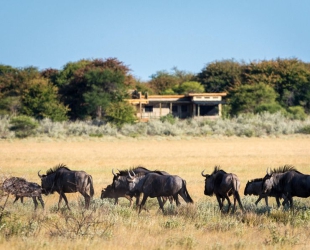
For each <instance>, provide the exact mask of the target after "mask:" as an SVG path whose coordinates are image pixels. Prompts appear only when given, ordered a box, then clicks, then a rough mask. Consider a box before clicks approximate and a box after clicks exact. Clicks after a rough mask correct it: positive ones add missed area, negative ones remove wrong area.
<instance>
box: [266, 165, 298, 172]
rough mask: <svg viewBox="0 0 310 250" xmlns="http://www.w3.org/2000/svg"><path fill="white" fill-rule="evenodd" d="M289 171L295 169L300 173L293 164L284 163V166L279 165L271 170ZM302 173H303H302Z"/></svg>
mask: <svg viewBox="0 0 310 250" xmlns="http://www.w3.org/2000/svg"><path fill="white" fill-rule="evenodd" d="M288 171H295V172H297V173H300V172H299V171H297V169H296V168H295V167H294V166H292V165H284V166H282V167H278V168H274V169H273V170H271V173H272V174H274V173H286V172H288ZM300 174H301V173H300Z"/></svg>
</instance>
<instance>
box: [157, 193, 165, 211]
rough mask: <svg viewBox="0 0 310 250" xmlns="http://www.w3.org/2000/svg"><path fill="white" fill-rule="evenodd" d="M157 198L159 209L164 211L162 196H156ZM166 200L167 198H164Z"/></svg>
mask: <svg viewBox="0 0 310 250" xmlns="http://www.w3.org/2000/svg"><path fill="white" fill-rule="evenodd" d="M157 200H158V204H159V207H160V208H161V210H162V211H163V213H164V203H163V201H162V198H161V197H157ZM166 201H167V199H166Z"/></svg>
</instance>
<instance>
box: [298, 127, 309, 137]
mask: <svg viewBox="0 0 310 250" xmlns="http://www.w3.org/2000/svg"><path fill="white" fill-rule="evenodd" d="M299 132H300V133H302V134H307V135H309V134H310V125H306V126H304V127H302V128H301V129H300V130H299Z"/></svg>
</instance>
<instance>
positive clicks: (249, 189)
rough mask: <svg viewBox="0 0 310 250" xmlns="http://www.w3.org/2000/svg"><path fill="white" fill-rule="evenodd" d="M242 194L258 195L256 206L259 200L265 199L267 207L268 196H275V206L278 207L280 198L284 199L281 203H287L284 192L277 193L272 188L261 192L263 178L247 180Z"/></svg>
mask: <svg viewBox="0 0 310 250" xmlns="http://www.w3.org/2000/svg"><path fill="white" fill-rule="evenodd" d="M244 195H256V196H258V199H257V201H255V205H256V206H257V204H258V202H260V200H261V199H263V198H264V199H265V203H266V206H267V207H268V196H271V197H275V198H276V202H277V206H278V207H280V206H281V204H280V198H281V196H282V198H283V199H284V201H283V205H285V204H286V203H287V199H286V197H285V195H284V194H282V195H279V194H277V193H275V192H273V191H272V190H271V191H269V193H263V178H257V179H254V180H251V181H248V182H247V184H246V186H245V189H244Z"/></svg>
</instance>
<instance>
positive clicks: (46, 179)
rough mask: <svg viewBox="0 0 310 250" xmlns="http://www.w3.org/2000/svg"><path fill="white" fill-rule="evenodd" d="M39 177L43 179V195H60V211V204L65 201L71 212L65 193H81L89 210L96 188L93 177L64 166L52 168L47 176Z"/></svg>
mask: <svg viewBox="0 0 310 250" xmlns="http://www.w3.org/2000/svg"><path fill="white" fill-rule="evenodd" d="M38 176H39V177H40V179H41V186H42V193H44V194H45V195H48V194H52V193H54V192H55V191H56V192H57V193H59V202H58V209H59V208H60V202H61V200H62V199H64V200H65V202H66V205H67V207H68V209H69V210H70V207H69V204H68V200H67V197H66V195H65V193H75V192H79V193H80V194H82V195H83V196H84V199H85V207H86V208H89V204H90V199H91V197H93V196H94V187H93V179H92V176H91V175H89V174H87V173H86V172H84V171H73V170H70V169H69V168H67V167H66V166H65V165H63V164H59V165H58V166H56V167H54V168H51V169H50V170H48V171H47V172H46V174H45V175H40V171H39V172H38Z"/></svg>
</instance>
